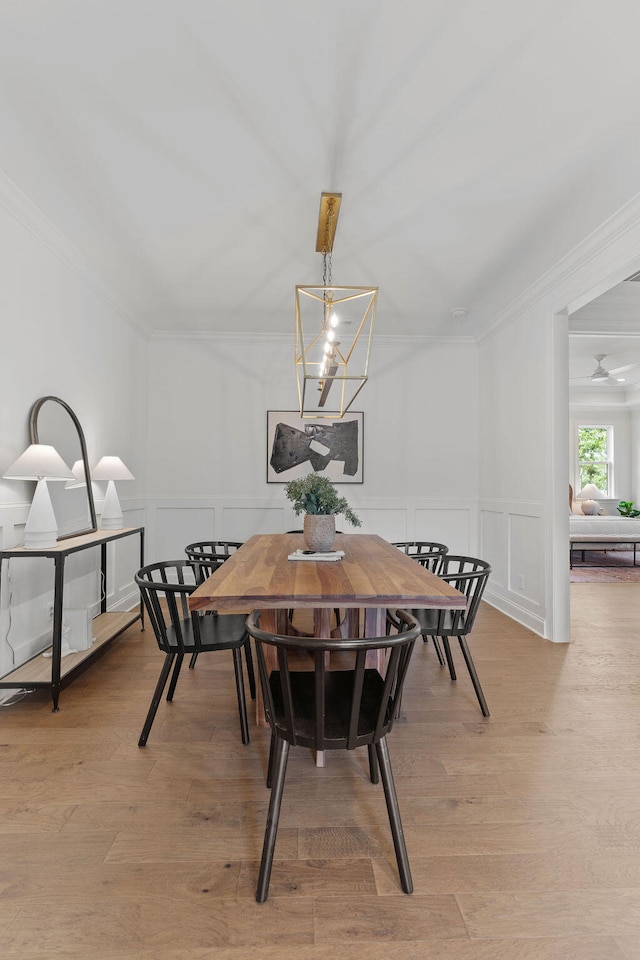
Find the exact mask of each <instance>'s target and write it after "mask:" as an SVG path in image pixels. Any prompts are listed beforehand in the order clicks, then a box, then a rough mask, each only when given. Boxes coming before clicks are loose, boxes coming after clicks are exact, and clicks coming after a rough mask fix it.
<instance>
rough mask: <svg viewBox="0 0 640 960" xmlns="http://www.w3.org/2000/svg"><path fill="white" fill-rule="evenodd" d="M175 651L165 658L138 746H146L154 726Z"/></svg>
mask: <svg viewBox="0 0 640 960" xmlns="http://www.w3.org/2000/svg"><path fill="white" fill-rule="evenodd" d="M174 657H175V653H167V654H166V655H165V658H164V663H163V664H162V669H161V671H160V676H159V677H158V682H157V683H156V688H155V690H154V691H153V696H152V698H151V706H150V707H149V711H148V713H147V719H146V720H145V721H144V727H143V728H142V733H141V734H140V739H139V740H138V746H139V747H144V745H145V744H146V742H147V739H148V737H149V733H150V732H151V727H152V726H153V721H154V720H155V716H156V713H157V710H158V706H159V705H160V701H161V700H162V692H163V690H164V688H165V685H166V683H167V678H168V676H169V671H170V670H171V664H172V663H173V660H174Z"/></svg>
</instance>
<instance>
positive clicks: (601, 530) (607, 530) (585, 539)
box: [569, 514, 640, 556]
mask: <svg viewBox="0 0 640 960" xmlns="http://www.w3.org/2000/svg"><path fill="white" fill-rule="evenodd" d="M590 537H593V540H591V539H589V538H590ZM636 544H640V517H634V518H631V517H620V516H618V517H611V516H600V517H585V516H582V517H581V516H579V515H577V514H571V516H570V517H569V546H570V550H574V551H580V550H630V549H633V550H634V556H635V549H636ZM639 554H640V551H639Z"/></svg>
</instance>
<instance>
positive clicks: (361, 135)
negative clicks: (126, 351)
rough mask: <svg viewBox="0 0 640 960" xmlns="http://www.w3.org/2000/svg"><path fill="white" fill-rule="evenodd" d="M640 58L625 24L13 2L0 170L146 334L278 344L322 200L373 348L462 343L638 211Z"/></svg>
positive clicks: (536, 16)
mask: <svg viewBox="0 0 640 960" xmlns="http://www.w3.org/2000/svg"><path fill="white" fill-rule="evenodd" d="M639 34H640V4H638V3H637V2H636V0H633V2H631V0H608V2H607V4H606V5H605V4H602V2H601V0H599V2H597V3H596V2H593V0H552V2H551V0H546V2H545V0H539V2H537V3H528V4H523V3H514V2H513V0H484V2H483V3H478V2H477V0H328V2H325V3H324V4H317V3H314V4H311V3H309V2H308V0H3V3H2V4H1V5H0V169H1V170H2V171H4V174H6V176H7V177H8V178H10V180H12V181H13V182H14V183H15V184H16V185H17V187H18V188H19V189H20V190H21V191H22V192H24V194H26V196H27V197H28V198H29V199H30V200H31V201H32V202H33V203H35V204H36V205H37V207H38V208H39V209H40V210H41V211H42V212H43V213H44V214H45V216H46V217H48V218H49V220H50V221H52V223H53V224H54V225H55V226H56V227H57V228H58V229H59V230H61V231H62V232H63V233H64V235H65V236H66V237H67V238H68V239H69V240H70V241H71V242H72V243H73V244H74V245H75V246H76V247H77V248H78V249H79V250H81V251H82V252H83V254H84V255H85V256H86V257H87V259H88V260H89V261H90V262H91V263H92V264H93V265H94V266H95V267H96V268H97V270H98V271H99V272H100V274H101V275H102V277H103V278H104V279H105V280H106V281H107V282H108V283H109V284H110V285H111V286H112V287H113V289H114V290H115V291H116V292H117V293H118V295H119V296H120V297H121V298H122V299H123V301H124V302H125V303H127V304H128V305H129V307H130V309H131V310H132V311H133V312H134V314H135V315H136V316H137V317H139V318H141V320H142V322H144V323H146V324H148V325H149V327H150V328H152V329H155V330H160V331H162V330H186V331H209V330H213V331H215V330H239V331H266V332H269V331H274V332H278V331H283V332H285V331H289V330H290V329H291V328H292V323H293V319H292V314H293V288H294V285H295V284H296V283H314V282H320V280H321V257H320V255H319V254H317V253H316V252H315V235H316V225H317V216H318V205H319V199H320V193H321V192H322V191H323V190H333V191H341V192H342V194H343V203H342V210H341V213H340V220H339V223H338V231H337V236H336V242H335V247H334V257H333V278H334V281H335V282H337V283H343V284H356V285H359V284H374V285H379V287H380V301H379V307H378V320H377V329H378V330H379V331H380V332H383V333H388V334H392V333H398V332H399V333H406V334H433V335H462V336H464V335H473V334H474V333H476V332H477V331H478V330H479V329H480V328H481V326H482V323H483V321H486V319H488V317H489V312H488V311H489V307H491V309H494V308H497V307H500V306H504V305H505V304H506V303H507V302H508V300H509V299H511V297H512V296H513V295H514V294H515V293H517V292H519V290H521V289H523V287H524V286H526V285H527V284H528V283H531V282H533V280H535V279H536V278H537V276H538V275H539V274H540V273H542V272H543V270H545V269H547V268H548V267H550V266H551V265H552V264H553V262H555V260H557V259H558V258H559V256H561V255H562V254H563V253H565V252H567V251H568V250H569V249H570V248H571V247H572V246H573V245H575V244H576V243H577V242H578V241H579V240H580V239H582V237H583V236H585V235H586V234H587V233H588V232H589V231H590V230H592V229H594V228H595V227H596V226H597V225H598V224H599V223H600V222H602V221H603V220H604V219H605V217H606V216H609V215H610V214H611V213H613V211H614V210H615V209H617V208H618V207H619V206H620V205H621V204H622V203H624V202H625V201H626V200H628V199H629V198H630V196H631V195H632V194H633V193H634V192H636V191H637V169H638V163H637V162H636V161H637V160H638V156H637V153H636V151H638V150H640V146H638V145H637V144H636V143H635V141H636V140H638V138H637V121H638V119H639V113H640V108H639V104H640V98H639V97H638V96H637V92H638V88H639V86H640V57H638V55H637V37H638V35H639ZM459 306H464V307H466V308H468V310H469V313H468V316H467V318H466V319H463V320H456V321H453V320H452V318H451V316H450V311H451V309H452V308H454V307H459ZM602 352H608V351H602Z"/></svg>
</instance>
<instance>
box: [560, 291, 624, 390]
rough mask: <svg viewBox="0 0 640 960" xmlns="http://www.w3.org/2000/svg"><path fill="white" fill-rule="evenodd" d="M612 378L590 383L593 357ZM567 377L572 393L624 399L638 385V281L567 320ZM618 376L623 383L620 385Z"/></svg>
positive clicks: (608, 294) (583, 308) (592, 303)
mask: <svg viewBox="0 0 640 960" xmlns="http://www.w3.org/2000/svg"><path fill="white" fill-rule="evenodd" d="M602 355H603V356H604V360H602V361H601V364H602V366H603V367H604V369H605V370H607V371H608V372H609V373H610V374H611V375H612V378H613V379H612V378H611V377H610V379H609V380H608V381H605V382H601V383H591V384H590V383H589V377H590V375H591V374H592V373H593V371H594V370H595V368H596V361H595V359H594V358H595V357H596V356H602ZM569 376H570V381H569V382H570V386H571V387H572V388H574V390H583V389H585V388H589V390H590V391H591V392H592V393H593V396H594V398H595V397H596V396H600V397H604V398H613V399H615V397H616V396H618V397H619V399H624V397H625V396H626V395H627V394H628V392H629V391H630V390H632V389H633V388H634V387H637V385H638V384H640V282H637V281H627V282H625V283H620V284H618V285H617V286H615V287H612V289H611V290H608V291H607V292H606V293H604V294H602V296H600V297H597V298H596V299H595V300H592V301H591V302H590V303H588V304H587V305H586V306H584V307H581V309H580V310H576V311H575V312H574V313H572V314H571V316H570V317H569ZM618 377H623V378H624V380H623V381H622V382H620V383H618V382H613V381H614V380H616V381H617V378H618Z"/></svg>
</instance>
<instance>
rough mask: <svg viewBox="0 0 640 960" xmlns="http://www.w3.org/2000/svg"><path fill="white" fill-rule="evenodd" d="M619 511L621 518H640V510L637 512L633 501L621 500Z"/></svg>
mask: <svg viewBox="0 0 640 960" xmlns="http://www.w3.org/2000/svg"><path fill="white" fill-rule="evenodd" d="M617 510H618V513H619V514H620V516H621V517H640V510H636V508H635V507H634V505H633V500H621V501H620V503H619V504H618V507H617Z"/></svg>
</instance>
